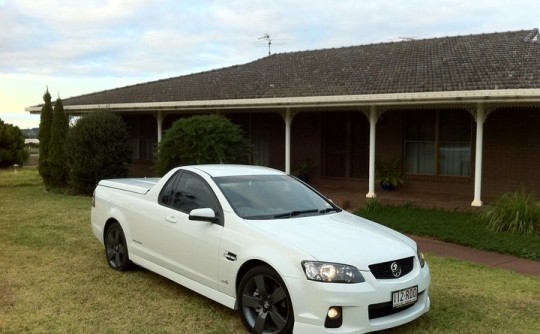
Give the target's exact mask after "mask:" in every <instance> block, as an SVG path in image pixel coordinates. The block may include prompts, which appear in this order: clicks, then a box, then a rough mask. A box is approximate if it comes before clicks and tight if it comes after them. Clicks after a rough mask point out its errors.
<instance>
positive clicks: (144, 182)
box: [99, 177, 160, 195]
mask: <svg viewBox="0 0 540 334" xmlns="http://www.w3.org/2000/svg"><path fill="white" fill-rule="evenodd" d="M159 180H160V178H159V177H151V178H140V179H110V180H101V181H100V182H99V185H100V186H103V187H107V188H114V189H119V190H124V191H129V192H133V193H137V194H141V195H145V194H146V193H147V192H148V191H149V190H150V189H152V187H153V186H155V185H156V183H157V182H158V181H159Z"/></svg>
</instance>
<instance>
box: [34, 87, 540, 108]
mask: <svg viewBox="0 0 540 334" xmlns="http://www.w3.org/2000/svg"><path fill="white" fill-rule="evenodd" d="M478 103H484V104H493V105H500V106H503V105H513V104H520V105H521V104H523V105H528V104H540V89H538V88H533V89H508V90H476V91H447V92H420V93H389V94H373V95H336V96H309V97H278V98H253V99H228V100H205V101H173V102H144V103H139V102H133V103H111V104H107V103H103V104H87V105H64V110H65V111H66V112H67V113H70V114H84V113H87V112H92V111H95V110H98V109H110V110H112V111H115V112H128V111H129V112H137V111H145V112H148V111H152V110H154V111H158V110H161V111H217V110H231V109H235V110H238V109H276V108H298V109H306V108H343V107H350V108H359V109H361V108H365V107H373V106H375V107H382V108H389V107H394V108H395V107H411V106H426V105H429V106H431V105H432V106H437V105H447V106H448V105H452V106H460V105H462V106H463V105H471V104H478ZM25 110H26V111H27V112H30V113H31V114H39V113H40V112H41V106H33V107H27V108H25Z"/></svg>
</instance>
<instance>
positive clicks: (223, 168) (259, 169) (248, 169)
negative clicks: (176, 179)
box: [180, 164, 285, 177]
mask: <svg viewBox="0 0 540 334" xmlns="http://www.w3.org/2000/svg"><path fill="white" fill-rule="evenodd" d="M180 168H181V169H185V170H191V171H194V172H195V171H198V172H204V173H206V174H208V175H210V176H211V177H221V176H243V175H285V173H284V172H282V171H280V170H277V169H273V168H269V167H263V166H251V165H229V164H219V165H192V166H183V167H180Z"/></svg>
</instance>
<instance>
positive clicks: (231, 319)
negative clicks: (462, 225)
mask: <svg viewBox="0 0 540 334" xmlns="http://www.w3.org/2000/svg"><path fill="white" fill-rule="evenodd" d="M90 205H91V199H90V198H88V197H72V196H66V195H60V194H53V193H47V192H45V191H44V190H43V186H42V185H41V183H40V181H39V177H38V176H37V173H36V172H35V171H21V172H19V173H17V174H14V173H13V171H4V172H0V268H1V271H0V333H6V334H7V333H216V334H218V333H219V334H227V333H245V331H244V329H243V327H242V324H241V322H240V318H239V316H238V314H237V313H236V312H235V311H233V310H230V309H228V308H226V307H224V306H221V305H220V304H217V303H215V302H212V301H210V300H209V299H206V298H204V297H201V296H199V295H197V294H195V293H193V292H191V291H190V290H187V289H185V288H183V287H181V286H179V285H177V284H175V283H173V282H171V281H169V280H167V279H165V278H161V277H159V276H157V275H155V274H153V273H151V272H148V271H146V270H143V269H136V270H134V271H131V272H128V273H118V272H114V271H112V270H110V269H109V268H108V266H107V264H106V262H105V259H104V253H103V249H102V246H101V245H100V244H99V243H98V242H97V240H96V239H95V238H94V236H93V235H92V232H91V229H90V223H89V212H90ZM427 259H428V261H429V264H430V266H431V269H432V276H433V278H432V288H431V297H432V303H433V306H432V310H431V311H430V312H429V313H428V314H427V315H425V316H423V317H421V318H420V319H418V320H417V321H415V322H413V323H411V324H408V325H406V326H403V327H400V328H397V329H393V330H388V331H385V332H384V333H456V332H461V333H508V332H512V333H537V330H538V328H540V319H539V317H538V314H540V278H539V277H531V276H525V275H520V274H516V273H512V272H509V271H504V270H499V269H491V268H486V267H483V266H480V265H474V264H469V263H464V262H461V261H457V260H453V259H447V258H442V257H437V256H433V255H430V254H427Z"/></svg>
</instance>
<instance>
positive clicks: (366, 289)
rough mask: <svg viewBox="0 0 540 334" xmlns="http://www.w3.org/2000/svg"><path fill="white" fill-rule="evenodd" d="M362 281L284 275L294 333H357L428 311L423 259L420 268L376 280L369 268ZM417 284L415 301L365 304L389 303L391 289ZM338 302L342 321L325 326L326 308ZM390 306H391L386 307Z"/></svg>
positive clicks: (427, 272) (426, 268) (427, 280)
mask: <svg viewBox="0 0 540 334" xmlns="http://www.w3.org/2000/svg"><path fill="white" fill-rule="evenodd" d="M362 275H363V276H364V278H365V279H366V281H365V282H364V283H357V284H332V283H321V282H313V281H308V280H306V279H302V278H301V279H286V282H285V283H286V285H287V287H288V289H289V293H290V294H291V299H292V302H293V308H294V317H295V324H294V333H295V334H304V333H305V334H317V333H321V334H322V333H336V334H345V333H347V334H360V333H366V332H371V331H377V330H382V329H386V328H391V327H396V326H400V325H403V324H405V323H408V322H410V321H412V320H414V319H416V318H418V317H420V316H421V315H422V314H424V313H426V312H427V311H429V309H430V306H431V302H430V298H429V285H430V281H431V274H430V270H429V266H428V264H427V263H426V265H425V266H424V268H419V266H416V267H415V269H414V270H413V271H412V272H411V273H409V274H408V275H406V276H404V277H401V278H399V279H389V280H381V279H379V280H377V279H375V277H373V275H372V274H371V273H370V272H362ZM413 286H418V301H417V302H416V303H415V304H414V305H412V306H409V307H404V308H402V309H398V311H397V312H394V313H392V312H388V314H385V312H384V311H383V312H382V314H380V313H379V314H377V315H376V316H375V315H374V314H373V313H372V315H371V319H370V312H369V308H370V307H369V306H370V305H380V304H382V303H391V300H392V297H391V296H392V292H394V291H398V290H402V289H406V288H409V287H413ZM332 306H340V307H341V308H342V310H343V313H342V314H343V315H342V316H343V324H342V325H341V326H340V327H339V328H325V327H324V323H325V319H326V315H327V312H328V309H329V308H330V307H332ZM390 309H391V307H390Z"/></svg>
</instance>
